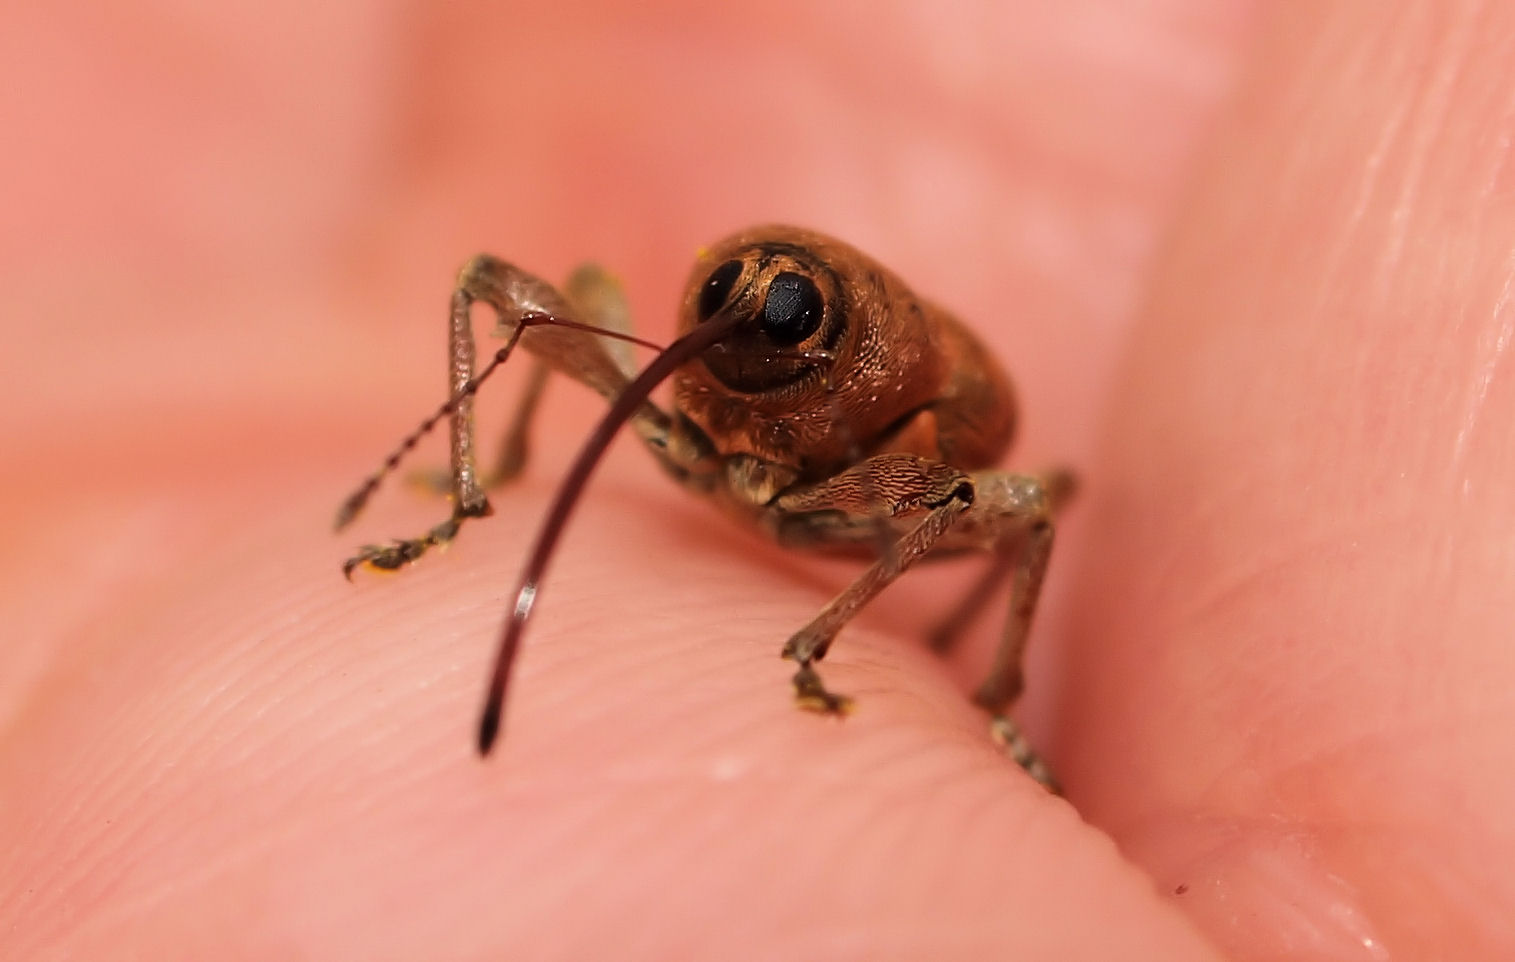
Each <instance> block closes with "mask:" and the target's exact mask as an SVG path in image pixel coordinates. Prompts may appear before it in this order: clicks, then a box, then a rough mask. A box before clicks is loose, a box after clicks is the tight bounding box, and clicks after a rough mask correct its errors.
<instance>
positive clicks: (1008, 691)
mask: <svg viewBox="0 0 1515 962" xmlns="http://www.w3.org/2000/svg"><path fill="white" fill-rule="evenodd" d="M907 467H908V470H907V469H906V468H907ZM1054 477H1056V478H1057V480H1056V485H1057V486H1056V487H1055V488H1053V489H1052V490H1051V491H1050V492H1049V485H1048V484H1047V483H1046V482H1044V481H1043V480H1041V479H1038V478H1035V477H1031V476H1027V475H1016V474H1008V473H1005V472H1000V471H979V472H973V473H971V474H964V473H962V472H958V471H956V470H955V469H953V468H950V467H948V466H946V465H942V464H940V463H939V462H932V461H928V460H925V459H921V458H915V457H912V456H909V455H880V456H878V457H875V458H871V459H869V460H868V461H865V462H863V463H862V464H860V465H858V466H857V467H854V468H851V469H849V470H848V471H844V472H842V473H841V474H839V475H837V476H836V477H835V478H832V479H830V480H828V481H825V482H822V483H821V484H818V485H814V486H811V487H807V488H804V489H801V490H799V491H796V492H792V493H791V492H786V493H785V494H784V495H782V496H780V497H779V498H778V499H776V500H775V502H774V508H775V509H777V510H778V511H780V512H781V514H780V516H779V517H778V518H776V519H775V520H776V522H777V524H776V532H777V535H778V537H779V540H780V541H781V542H782V543H786V544H790V545H807V546H811V547H820V546H828V545H830V546H841V545H854V546H855V545H858V544H862V543H866V540H867V539H868V538H870V537H872V536H873V535H872V532H874V531H876V525H877V519H878V517H879V515H880V513H881V512H880V511H879V508H878V507H877V506H874V507H873V508H872V509H871V510H870V509H869V508H868V507H867V506H864V505H861V504H859V503H858V498H859V492H865V491H866V492H873V493H876V494H878V495H881V496H882V497H883V498H884V499H885V500H884V501H883V508H884V510H883V512H882V513H884V514H886V515H888V516H889V520H890V524H891V525H892V526H894V527H895V528H896V529H899V528H900V526H901V522H902V521H905V520H906V519H908V518H910V517H912V516H914V515H918V514H920V513H921V512H922V511H924V512H925V516H924V518H922V519H921V520H920V521H918V522H916V523H914V525H913V527H911V528H909V529H906V530H904V531H903V532H902V534H901V537H900V539H899V541H897V542H896V543H895V545H894V550H893V551H891V552H887V553H885V554H884V555H883V556H882V557H881V558H880V559H879V560H877V561H875V562H874V564H873V565H872V566H871V567H870V568H869V569H868V570H867V571H865V572H864V573H863V574H862V575H861V576H860V577H859V578H858V579H857V580H856V581H854V582H853V583H852V584H851V585H849V586H848V587H847V588H846V590H844V591H843V592H842V593H841V594H840V595H838V596H837V597H836V598H835V599H834V600H833V601H832V602H831V603H830V604H829V605H827V606H826V608H825V609H823V610H822V611H821V613H820V614H819V615H817V616H816V618H815V619H814V620H813V621H811V623H810V624H809V625H806V626H805V627H804V628H803V629H801V630H800V631H799V632H798V633H796V634H795V635H794V637H793V638H791V639H790V640H789V642H788V644H786V645H785V647H784V655H785V657H788V658H793V659H794V660H795V661H798V662H799V663H800V671H799V673H798V674H796V676H795V679H794V684H795V689H796V694H797V695H798V697H799V699H800V701H801V704H802V705H803V706H804V707H807V708H813V709H816V710H821V711H839V710H843V709H845V707H846V706H847V701H846V699H845V698H843V697H842V696H839V695H835V694H833V693H831V692H829V691H827V690H826V688H825V687H824V685H822V684H821V683H820V678H819V676H818V675H817V674H816V672H815V669H814V667H813V662H815V661H819V660H820V659H821V658H822V657H824V655H825V654H826V649H827V648H828V647H829V645H830V643H831V640H832V638H834V637H835V635H836V632H837V631H838V630H840V629H841V627H842V626H843V625H844V624H846V623H847V621H849V620H850V619H851V618H852V617H853V615H855V614H856V613H857V611H858V610H859V609H861V608H862V606H863V605H864V604H866V603H867V602H868V601H869V600H871V599H872V598H873V597H874V596H875V595H876V594H878V592H879V591H880V590H882V589H883V588H884V587H885V586H886V585H888V584H889V583H890V582H891V581H893V580H894V579H895V578H896V577H898V576H899V575H900V574H901V573H902V572H903V571H904V570H905V569H906V568H908V567H909V566H910V565H911V564H913V563H914V562H915V561H917V560H919V559H920V558H921V557H923V556H924V555H926V554H928V553H929V552H930V551H931V550H932V549H933V548H938V549H961V548H978V549H981V550H982V549H986V550H989V551H992V552H993V553H994V556H995V557H994V561H993V563H992V566H991V568H990V571H989V573H988V574H986V576H985V577H984V578H983V579H982V580H981V581H980V583H979V584H977V585H975V587H974V589H973V591H971V592H970V594H969V597H968V598H967V600H966V604H967V605H972V606H978V605H982V604H983V603H984V601H986V600H987V598H988V595H989V594H990V592H991V591H992V589H993V588H994V587H996V586H997V584H998V582H999V581H1001V580H1003V578H1004V577H1005V576H1006V575H1007V574H1008V575H1010V577H1011V589H1010V611H1009V614H1008V616H1007V618H1006V621H1005V627H1004V630H1003V632H1002V634H1001V638H1000V644H999V647H998V649H997V651H996V653H995V656H994V662H993V666H992V667H991V669H990V671H989V675H988V677H987V678H985V680H984V682H983V683H982V684H981V685H980V686H979V688H978V690H977V691H976V692H975V694H974V701H975V702H976V703H978V704H979V705H980V706H982V707H983V708H985V709H986V710H987V711H989V712H990V714H991V716H992V719H993V720H992V723H991V733H992V734H993V735H994V736H995V739H996V741H998V742H999V743H1000V744H1001V745H1003V746H1004V747H1005V749H1006V751H1007V752H1008V753H1009V754H1010V755H1011V756H1012V757H1014V758H1015V760H1016V761H1017V762H1018V763H1019V764H1020V765H1021V766H1022V767H1023V768H1025V769H1026V770H1027V771H1028V772H1029V773H1030V774H1031V775H1032V776H1033V777H1035V778H1036V779H1037V780H1038V781H1040V782H1042V783H1043V784H1045V785H1048V786H1049V787H1054V785H1053V782H1052V780H1051V775H1050V774H1049V773H1048V771H1047V769H1046V766H1045V765H1044V764H1043V763H1042V762H1041V760H1040V759H1039V758H1037V757H1036V755H1035V753H1034V752H1033V751H1032V750H1031V748H1030V746H1029V745H1028V744H1027V743H1026V741H1025V739H1024V737H1023V736H1022V735H1021V734H1020V730H1019V729H1018V728H1017V727H1016V726H1015V723H1014V722H1013V721H1011V720H1010V719H1009V718H1008V717H1006V716H1005V715H1004V714H1003V712H1004V710H1005V709H1006V708H1007V707H1008V706H1009V705H1010V703H1011V702H1013V701H1014V700H1015V698H1016V696H1017V695H1019V694H1020V691H1021V688H1022V686H1023V675H1022V671H1021V660H1022V657H1023V655H1024V654H1025V648H1026V639H1027V636H1028V634H1029V631H1030V626H1031V616H1032V614H1033V613H1034V612H1035V610H1036V603H1037V599H1038V598H1039V597H1040V594H1041V586H1042V581H1043V578H1044V577H1045V575H1046V570H1047V562H1048V560H1049V558H1050V556H1051V551H1052V539H1053V525H1052V510H1053V507H1054V501H1053V499H1052V498H1051V497H1049V493H1053V494H1056V495H1057V496H1058V497H1059V498H1061V496H1062V495H1063V494H1064V493H1065V492H1067V491H1071V486H1069V485H1067V484H1065V483H1064V482H1063V480H1062V477H1063V476H1062V475H1056V476H1054ZM949 478H950V479H951V480H948V479H949ZM784 512H787V513H784ZM961 612H962V609H959V614H961ZM969 616H971V611H970V612H969ZM953 620H956V619H955V618H953V619H949V623H951V622H952V621H953ZM965 620H966V619H965Z"/></svg>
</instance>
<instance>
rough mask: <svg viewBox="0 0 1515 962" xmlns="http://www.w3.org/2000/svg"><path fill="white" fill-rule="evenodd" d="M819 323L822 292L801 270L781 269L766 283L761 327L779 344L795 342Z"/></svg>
mask: <svg viewBox="0 0 1515 962" xmlns="http://www.w3.org/2000/svg"><path fill="white" fill-rule="evenodd" d="M820 326H821V292H820V291H819V290H817V289H816V286H815V282H814V281H812V280H811V279H810V278H808V277H806V276H805V275H804V274H796V273H794V272H793V271H783V272H781V273H779V274H777V275H775V276H774V278H773V281H772V283H770V284H769V285H768V300H767V302H766V303H765V304H764V305H763V331H764V332H765V333H766V334H767V335H768V336H769V337H770V338H772V339H773V340H774V341H777V342H778V343H779V344H798V343H799V342H801V341H803V340H804V339H805V338H807V337H809V336H810V335H812V334H814V333H815V329H816V328H818V327H820Z"/></svg>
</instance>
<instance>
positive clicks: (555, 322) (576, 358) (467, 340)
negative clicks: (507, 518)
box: [337, 255, 669, 577]
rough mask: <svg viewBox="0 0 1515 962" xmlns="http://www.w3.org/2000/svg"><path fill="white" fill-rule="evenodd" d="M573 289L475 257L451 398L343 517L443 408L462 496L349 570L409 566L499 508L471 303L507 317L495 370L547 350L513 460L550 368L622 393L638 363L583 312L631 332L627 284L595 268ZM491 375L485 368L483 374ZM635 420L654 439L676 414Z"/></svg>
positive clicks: (464, 286) (454, 349) (457, 323)
mask: <svg viewBox="0 0 1515 962" xmlns="http://www.w3.org/2000/svg"><path fill="white" fill-rule="evenodd" d="M570 291H571V293H572V294H574V295H577V297H576V298H575V299H570V297H569V296H565V295H564V294H563V293H560V292H559V291H558V290H557V289H556V288H554V287H553V286H552V285H550V284H548V283H546V282H545V281H542V280H540V279H539V278H537V277H534V276H533V275H531V274H528V273H527V272H525V271H523V270H521V269H520V268H517V267H515V266H513V265H510V264H507V263H505V262H504V261H501V260H498V259H496V258H494V257H490V256H488V255H479V256H478V257H475V258H474V259H473V260H471V261H469V262H468V264H467V265H465V266H464V268H463V270H462V271H461V272H459V275H458V283H457V287H456V288H455V290H454V291H453V295H452V301H451V311H450V313H449V328H448V381H449V387H450V394H449V397H450V400H449V401H448V402H447V403H446V404H444V405H443V406H442V408H441V409H440V410H439V411H438V412H437V413H436V414H434V415H433V416H432V417H431V418H428V419H427V420H426V421H425V422H423V423H422V425H421V427H420V428H419V429H418V430H416V431H414V432H412V433H411V434H410V435H408V436H407V437H406V438H405V440H404V441H403V442H402V443H401V444H400V446H399V447H398V448H396V449H395V451H394V452H393V453H391V454H390V456H389V457H388V458H387V459H385V462H384V465H383V467H382V468H380V470H379V471H378V472H376V473H375V474H373V475H372V476H370V477H369V478H368V479H367V480H366V481H365V482H364V483H363V485H362V486H361V487H360V488H359V489H358V490H357V491H356V492H355V493H354V494H353V495H352V496H351V497H349V498H348V499H347V501H346V502H344V503H343V505H342V509H341V510H340V511H339V512H338V515H337V527H338V529H340V528H342V527H344V526H345V525H346V524H347V523H348V522H350V521H351V520H352V519H353V518H354V517H356V516H357V514H358V513H359V512H360V511H361V510H362V509H363V507H364V506H365V505H366V503H367V500H368V498H369V496H370V495H371V494H372V493H373V491H374V490H375V488H377V486H378V484H379V481H380V480H381V479H382V478H383V477H384V476H386V475H387V474H388V473H389V472H391V471H393V470H394V469H395V467H397V466H398V464H399V462H400V459H401V458H402V457H403V456H404V455H405V454H406V453H408V452H409V451H410V450H411V449H412V448H413V447H414V446H415V444H416V442H417V441H418V440H419V439H420V437H421V436H422V435H423V434H425V432H426V431H428V430H430V428H431V427H432V425H433V424H435V423H436V422H437V421H439V420H440V419H441V418H442V417H446V418H447V419H448V426H449V452H450V455H451V470H450V472H449V476H448V479H447V484H446V487H447V490H448V492H449V496H450V498H451V500H452V506H453V507H452V514H451V516H450V517H448V519H447V520H446V521H443V522H442V523H440V524H438V525H436V526H435V527H433V528H432V529H431V530H430V531H428V532H427V533H426V534H425V535H422V536H421V537H419V538H408V539H399V540H396V541H394V542H392V543H390V544H387V545H365V546H364V547H363V548H361V549H359V551H358V553H357V554H356V555H355V556H353V557H352V558H349V559H348V560H347V561H346V562H345V563H344V564H343V566H342V571H343V573H344V574H346V575H348V576H349V577H350V576H351V574H352V571H353V570H354V569H355V568H358V567H368V568H374V569H379V570H394V569H397V568H401V567H404V566H405V565H408V564H410V563H411V562H413V561H416V560H417V559H418V558H420V557H421V556H422V555H424V554H425V553H426V552H427V551H428V550H429V549H431V548H434V547H440V546H442V545H446V544H447V543H448V542H450V541H452V539H453V538H455V537H456V536H457V534H458V530H459V529H460V528H461V527H462V525H463V523H464V522H465V521H467V520H468V519H471V518H479V517H484V516H486V515H488V514H490V512H491V509H490V506H489V499H488V498H487V497H486V496H485V494H484V486H483V484H481V482H480V479H479V477H478V474H477V469H476V467H475V453H474V418H473V404H474V394H475V393H476V391H477V390H478V384H479V379H476V378H475V361H476V347H475V344H474V334H473V319H472V312H471V309H472V307H473V304H474V303H475V302H476V301H483V302H484V303H486V304H488V305H490V306H491V307H492V308H494V310H495V313H496V314H497V315H498V317H499V332H500V333H501V335H502V336H504V337H506V338H507V344H506V346H505V347H504V348H502V349H501V350H500V351H499V352H497V353H496V355H495V357H494V360H493V362H492V363H491V365H490V366H489V367H488V368H486V370H485V372H484V374H485V375H487V374H488V372H489V371H492V370H493V369H494V367H495V366H497V365H498V364H500V363H502V362H503V361H504V359H505V358H506V357H507V356H508V354H509V353H510V351H511V349H512V348H513V347H514V346H515V344H516V343H517V342H519V343H520V345H521V346H522V347H524V348H525V349H526V350H527V351H529V352H531V353H532V354H534V355H536V358H537V360H538V364H537V365H536V370H534V371H533V373H532V375H531V378H530V381H529V383H528V386H527V392H526V395H525V397H524V398H523V400H522V404H521V407H520V408H519V409H518V412H517V416H516V418H515V420H514V422H513V424H512V429H511V434H510V435H508V436H507V443H506V451H505V452H504V455H503V457H504V461H503V463H502V468H503V470H505V471H507V472H509V471H513V470H519V467H520V465H521V464H523V463H524V460H525V454H526V442H527V433H528V431H529V428H530V424H531V419H532V417H533V415H534V412H535V410H536V402H537V400H538V398H539V396H540V393H541V390H542V387H543V385H544V384H545V380H546V377H547V370H548V369H552V370H557V371H560V372H562V373H566V374H568V375H569V376H571V377H573V378H574V379H576V380H578V381H581V382H582V383H584V384H586V385H588V386H589V387H591V388H593V389H595V390H596V391H598V392H600V393H601V394H602V395H604V396H605V397H607V398H614V397H615V396H617V395H618V394H619V393H620V391H621V390H622V389H623V388H624V387H625V386H626V385H627V384H629V383H630V381H631V377H632V375H633V373H634V368H633V366H632V361H631V357H630V355H629V353H628V352H627V351H626V350H625V349H624V347H623V345H621V344H619V343H618V344H617V345H616V347H615V348H614V349H612V348H610V347H608V346H607V344H606V343H605V338H604V337H603V336H602V335H601V334H598V333H596V330H590V329H587V328H588V327H595V325H587V326H586V322H583V321H579V320H577V319H576V315H577V314H579V313H581V312H582V313H588V314H590V315H591V316H592V317H594V319H596V320H602V321H605V322H606V327H605V330H608V331H610V332H612V333H624V331H622V330H621V329H622V328H624V327H626V326H628V325H627V323H626V320H625V311H624V304H623V303H622V304H620V305H617V303H616V298H617V297H618V294H619V289H618V288H616V287H615V286H614V282H613V281H611V280H610V279H609V278H608V276H607V275H604V273H603V272H600V271H597V270H596V269H585V270H580V271H578V272H576V273H575V274H574V276H573V278H572V279H570ZM576 301H578V302H581V303H584V304H586V305H587V308H578V307H577V304H576ZM528 322H529V323H530V326H529V327H528ZM483 376H484V375H480V379H481V378H482V377H483ZM633 424H634V426H635V427H636V428H637V430H638V433H639V434H641V435H642V437H643V438H644V440H647V441H648V443H649V444H650V445H654V446H655V442H656V441H657V440H660V439H662V438H663V437H664V436H665V435H666V433H667V430H668V424H669V419H668V417H667V416H666V415H665V414H664V413H663V412H662V411H660V410H659V409H658V408H657V407H656V406H655V405H652V404H650V403H649V404H644V405H643V406H642V408H641V409H639V410H638V411H637V413H636V414H635V415H634V417H633ZM512 447H513V448H514V452H512Z"/></svg>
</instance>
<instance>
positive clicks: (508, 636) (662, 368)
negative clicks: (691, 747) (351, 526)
mask: <svg viewBox="0 0 1515 962" xmlns="http://www.w3.org/2000/svg"><path fill="white" fill-rule="evenodd" d="M740 322H741V317H740V315H738V314H736V313H734V312H724V313H718V314H717V315H716V316H713V317H711V318H710V319H709V321H708V322H706V323H703V324H701V325H699V326H698V327H696V328H694V330H692V331H689V332H688V333H687V334H685V335H683V336H682V337H680V338H679V339H678V340H676V341H674V342H673V343H672V344H670V345H668V347H667V348H666V349H665V350H663V351H662V352H661V353H660V354H658V356H657V357H655V358H653V360H652V363H650V364H648V365H647V367H646V368H645V369H644V370H643V371H642V373H641V374H639V375H637V377H636V380H634V381H632V382H631V383H630V384H628V385H627V386H626V389H625V390H624V391H622V392H621V395H620V396H619V397H618V398H616V401H615V403H614V404H613V405H611V407H610V410H609V411H608V412H606V414H605V417H604V418H603V419H602V420H601V421H600V423H599V424H598V425H596V426H595V429H594V431H593V432H592V433H591V434H590V435H589V438H588V440H586V441H585V442H584V447H583V448H582V449H580V451H579V455H578V457H577V458H575V459H574V462H573V467H571V468H570V469H569V471H568V475H567V477H566V478H564V480H563V484H562V486H561V487H559V488H558V493H557V497H556V498H555V499H554V500H553V503H552V507H551V508H550V509H549V510H548V512H547V520H546V522H545V523H543V525H542V531H541V533H540V534H538V535H537V541H536V544H535V546H534V547H533V548H532V551H531V557H530V558H529V559H528V561H527V562H526V568H525V570H524V571H523V572H522V573H521V582H520V584H519V585H518V586H517V588H516V596H515V604H514V605H513V606H512V607H511V612H510V615H509V616H508V617H507V618H506V619H505V625H504V627H503V628H502V629H501V631H500V646H499V651H498V653H497V654H496V656H495V664H494V672H493V673H492V674H491V675H490V678H489V689H488V693H487V694H486V696H485V700H484V712H483V714H482V715H481V716H480V718H479V754H480V755H488V754H489V750H490V749H491V748H492V747H494V743H495V741H496V740H497V739H498V738H499V734H500V725H501V719H502V716H503V713H504V707H505V691H506V689H507V687H508V686H509V684H510V670H511V667H512V666H513V665H514V664H515V658H516V652H517V650H518V649H519V648H520V644H521V636H522V635H523V634H525V631H526V622H527V621H528V619H529V618H530V617H531V611H532V608H533V607H534V606H535V604H536V600H537V597H538V595H539V594H540V593H541V584H542V579H543V578H544V577H545V576H546V574H547V565H548V562H550V561H551V560H552V553H553V551H554V549H555V548H556V547H557V543H558V539H559V538H560V537H562V534H563V529H564V528H565V527H566V526H567V524H568V518H569V515H571V514H572V513H573V509H574V506H575V505H577V504H578V500H579V496H580V495H582V494H583V492H584V487H585V486H586V485H587V484H588V482H589V476H590V475H591V474H592V473H593V472H594V469H595V468H596V467H597V466H598V465H599V463H600V458H602V457H603V456H604V454H605V451H606V449H607V448H609V447H610V442H611V441H612V440H613V439H614V438H615V435H616V432H618V431H619V430H620V429H621V428H622V427H623V426H625V424H626V422H627V421H628V420H630V419H631V416H632V414H634V413H635V412H636V411H637V409H638V408H640V407H641V406H642V403H643V402H644V401H646V400H647V398H648V397H650V396H651V395H652V392H653V391H654V390H656V388H657V386H658V385H659V384H661V383H663V381H665V380H667V378H668V376H669V375H671V374H673V372H675V371H677V370H678V369H679V368H680V367H683V366H684V365H685V364H687V363H689V362H690V361H692V360H694V359H695V358H697V357H699V356H700V355H701V354H703V353H704V352H706V351H707V350H709V349H710V347H711V346H712V345H714V344H716V343H718V342H720V341H721V340H723V339H725V338H728V337H730V336H731V334H732V332H733V331H734V330H735V329H736V327H737V325H738V324H739V323H740Z"/></svg>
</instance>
